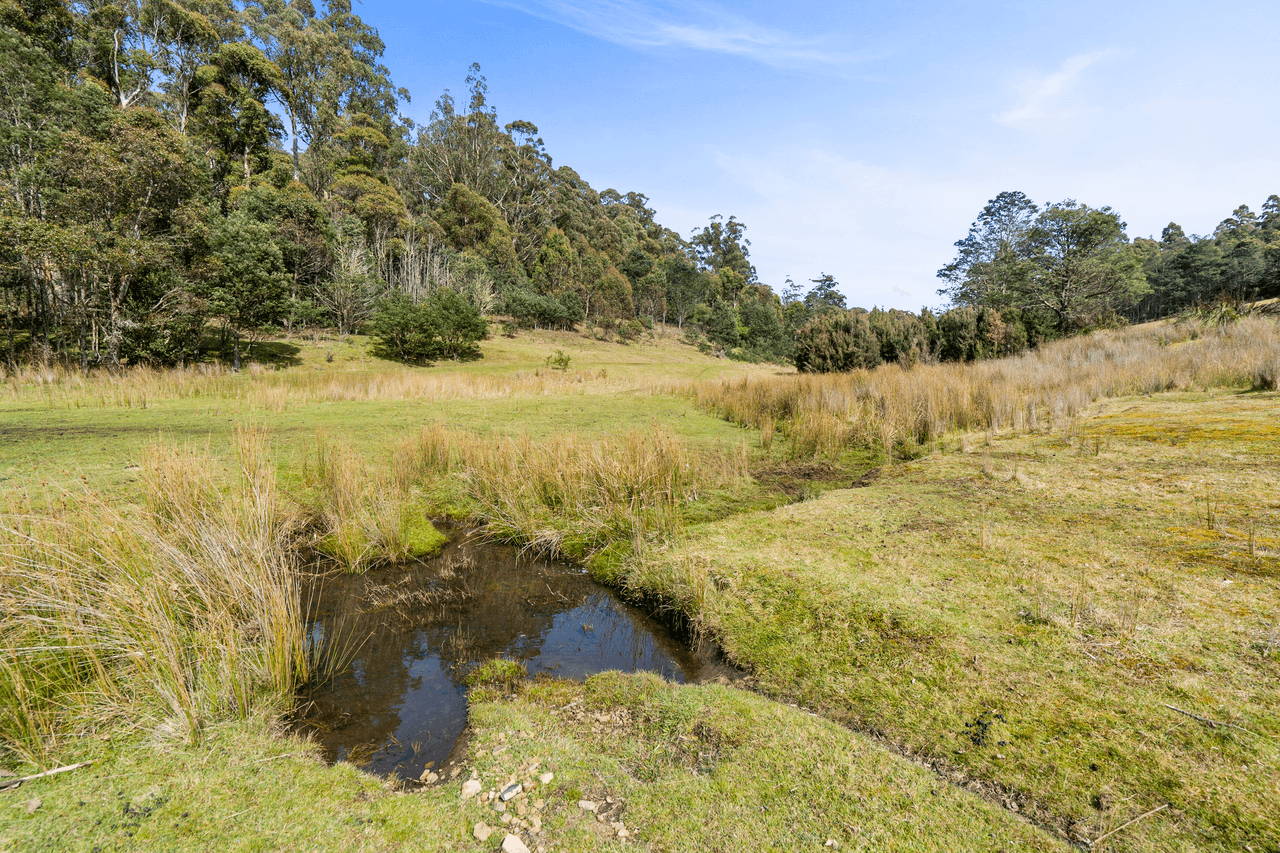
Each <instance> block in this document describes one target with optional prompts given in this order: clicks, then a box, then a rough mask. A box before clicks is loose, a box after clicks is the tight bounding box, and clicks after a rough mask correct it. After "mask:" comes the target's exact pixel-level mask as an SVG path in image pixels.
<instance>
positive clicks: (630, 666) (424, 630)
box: [297, 534, 722, 779]
mask: <svg viewBox="0 0 1280 853" xmlns="http://www.w3.org/2000/svg"><path fill="white" fill-rule="evenodd" d="M455 538H456V540H457V541H455V542H452V543H450V544H449V545H448V546H446V548H445V550H444V552H443V553H442V554H441V556H440V557H438V558H435V559H432V560H428V561H425V562H422V563H412V564H406V565H399V566H392V567H389V568H384V569H377V570H373V571H369V572H367V573H365V574H363V575H348V574H334V573H326V574H317V575H316V576H315V577H314V578H312V579H311V581H310V582H309V583H310V588H309V589H308V590H306V592H305V594H306V596H307V600H309V601H310V602H311V610H312V612H313V613H314V620H313V622H312V623H311V626H310V627H311V636H312V641H313V643H315V644H317V645H327V646H328V647H329V648H331V649H337V650H344V649H345V650H346V656H347V657H349V658H350V660H351V663H350V665H349V666H347V667H346V668H345V669H344V670H343V672H342V673H341V674H340V675H338V676H337V677H336V678H335V679H334V680H332V681H331V682H329V683H327V684H325V685H323V686H321V687H319V688H316V689H315V690H313V691H312V692H311V693H310V694H309V695H307V696H305V697H303V704H302V708H301V715H302V716H301V720H300V721H299V724H298V726H297V728H298V729H299V730H300V731H303V732H309V733H310V734H311V735H312V736H313V737H314V738H315V739H316V740H317V741H318V742H319V743H320V744H322V746H323V748H324V752H325V757H326V758H327V759H328V760H329V761H350V762H352V763H353V764H357V765H359V766H361V767H363V768H364V769H366V770H368V771H370V772H373V773H378V774H392V773H393V774H396V775H398V776H401V777H403V778H406V779H417V778H418V776H419V775H420V774H421V773H422V772H423V769H424V768H425V767H427V766H428V765H429V764H432V763H433V764H434V766H437V767H438V766H440V765H441V764H442V763H443V762H444V760H445V759H446V758H447V757H448V755H449V752H450V750H451V749H452V748H453V746H454V744H455V743H456V742H457V740H458V737H459V735H461V733H462V731H463V728H464V727H465V726H466V711H467V706H466V687H465V685H464V684H463V678H464V677H465V675H466V674H467V672H469V671H470V670H471V669H472V668H474V667H475V666H476V665H478V664H480V663H483V662H484V661H487V660H489V659H491V658H494V657H502V658H507V659H510V660H515V661H520V662H521V663H524V664H525V666H526V668H527V669H528V671H529V674H530V675H537V674H538V673H550V674H552V675H555V676H558V677H562V678H573V679H581V678H584V677H586V676H588V675H591V674H593V673H597V672H604V671H606V670H622V671H627V672H631V671H648V672H655V673H658V674H659V675H661V676H663V677H664V678H667V679H669V680H671V681H676V682H684V681H694V680H700V679H702V678H705V677H707V676H708V675H709V674H710V670H712V669H715V670H717V671H719V670H721V669H722V667H720V666H719V665H718V664H716V663H714V662H712V660H711V656H710V655H698V654H695V653H694V652H693V651H692V650H690V648H689V647H688V646H687V645H685V644H684V643H682V642H680V641H679V640H677V639H676V638H675V637H674V636H673V635H672V634H671V633H670V632H669V631H668V630H667V629H666V628H665V627H663V626H662V625H661V624H659V623H658V622H657V621H655V620H654V619H652V618H650V617H649V616H648V615H647V614H646V613H645V612H643V611H641V610H640V609H639V608H636V607H634V606H632V605H630V604H627V603H626V602H623V601H622V600H621V599H619V598H618V597H617V596H616V595H615V594H614V593H613V592H612V591H611V590H610V589H609V588H607V587H604V586H601V585H600V584H598V583H596V582H595V581H593V580H591V578H590V577H589V576H588V575H587V574H586V573H585V572H583V571H582V570H581V569H577V568H574V567H572V566H566V565H562V564H558V563H553V562H549V561H543V560H537V559H531V558H521V557H520V556H519V552H518V551H517V550H516V549H514V548H507V547H502V546H494V545H488V544H485V543H483V542H482V541H480V540H479V539H478V538H476V537H475V536H474V535H466V534H462V535H459V536H457V537H455Z"/></svg>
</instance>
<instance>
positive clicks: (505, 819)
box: [498, 814, 511, 824]
mask: <svg viewBox="0 0 1280 853" xmlns="http://www.w3.org/2000/svg"><path fill="white" fill-rule="evenodd" d="M498 820H500V821H502V822H503V824H508V823H511V815H510V814H504V815H503V816H502V817H500V818H498Z"/></svg>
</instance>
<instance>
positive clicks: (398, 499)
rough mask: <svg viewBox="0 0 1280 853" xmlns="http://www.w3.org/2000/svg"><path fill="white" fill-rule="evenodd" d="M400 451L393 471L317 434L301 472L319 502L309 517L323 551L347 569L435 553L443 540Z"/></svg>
mask: <svg viewBox="0 0 1280 853" xmlns="http://www.w3.org/2000/svg"><path fill="white" fill-rule="evenodd" d="M404 452H405V451H403V450H401V451H397V454H396V455H395V458H394V459H393V465H392V468H391V470H390V471H388V470H387V469H385V468H382V467H378V466H371V465H368V464H366V463H365V461H364V460H363V458H361V457H360V456H359V455H358V454H356V453H354V452H353V451H351V450H349V449H347V448H343V447H337V446H335V445H332V444H330V443H329V442H328V440H327V439H326V438H325V437H324V435H323V434H319V435H317V437H316V451H315V455H314V456H313V457H312V459H311V461H310V462H309V464H308V465H307V466H306V468H305V469H304V472H303V476H304V480H305V481H306V483H307V484H308V485H309V486H310V487H311V488H312V491H313V494H314V495H316V499H315V501H314V502H313V504H312V506H311V509H310V515H311V516H312V521H313V525H314V526H315V527H316V528H318V536H317V540H318V541H317V544H318V547H319V550H320V551H321V552H323V553H325V554H327V555H329V556H330V557H333V558H334V559H336V560H338V561H339V562H340V563H342V564H343V566H345V567H346V568H347V569H348V570H349V571H352V572H361V571H364V570H366V569H368V568H370V567H371V566H374V565H377V564H379V563H387V562H400V561H402V560H406V559H409V558H412V557H422V556H426V555H428V554H432V553H435V552H437V551H439V550H440V547H441V546H442V545H443V544H444V542H445V537H444V535H443V534H441V533H439V532H438V531H437V530H436V529H435V527H434V526H433V525H432V524H431V521H430V519H429V518H428V517H427V513H426V507H425V505H424V504H423V502H422V501H421V500H420V499H419V498H418V497H417V496H416V495H415V494H414V492H413V490H412V482H411V480H410V479H409V478H408V477H406V476H404V475H403V472H404V471H405V470H406V468H407V467H408V466H410V465H412V464H413V462H414V460H405V459H403V458H402V457H403V454H404Z"/></svg>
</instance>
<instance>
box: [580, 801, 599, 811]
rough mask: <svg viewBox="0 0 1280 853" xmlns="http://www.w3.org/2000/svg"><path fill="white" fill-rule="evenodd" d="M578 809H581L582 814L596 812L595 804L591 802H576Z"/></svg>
mask: <svg viewBox="0 0 1280 853" xmlns="http://www.w3.org/2000/svg"><path fill="white" fill-rule="evenodd" d="M578 808H580V809H582V810H583V811H584V812H594V811H595V810H596V804H595V803H593V802H591V800H578Z"/></svg>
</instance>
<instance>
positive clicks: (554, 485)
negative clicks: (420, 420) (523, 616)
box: [394, 426, 747, 557]
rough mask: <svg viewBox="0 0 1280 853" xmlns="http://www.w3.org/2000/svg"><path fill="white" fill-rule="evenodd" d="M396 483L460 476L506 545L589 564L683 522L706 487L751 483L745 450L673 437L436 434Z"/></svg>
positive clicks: (408, 457) (409, 447)
mask: <svg viewBox="0 0 1280 853" xmlns="http://www.w3.org/2000/svg"><path fill="white" fill-rule="evenodd" d="M394 458H395V459H396V460H397V472H398V473H397V477H398V478H399V479H400V480H401V481H402V482H416V481H420V480H423V479H425V478H430V477H434V476H440V475H446V474H453V475H455V476H457V477H459V478H461V481H462V483H463V484H464V487H465V489H466V490H467V492H468V494H469V495H470V496H471V497H472V498H473V499H474V500H475V501H476V502H477V504H478V505H479V507H480V515H481V519H480V520H482V521H483V522H484V523H485V524H486V526H487V527H488V528H489V529H490V530H491V531H492V532H494V533H495V534H497V535H498V536H500V537H501V538H504V539H507V540H509V541H515V542H519V543H521V544H523V545H526V546H528V547H532V548H534V549H536V550H540V551H544V552H556V553H561V554H563V555H566V556H572V557H582V556H586V555H587V554H589V553H590V552H591V551H592V550H594V549H597V548H600V547H603V546H604V545H607V544H609V543H611V542H616V541H632V540H634V539H635V538H636V537H638V536H639V537H644V536H650V535H662V534H665V533H670V532H672V531H674V530H675V529H676V528H677V527H678V525H679V511H680V508H681V506H682V505H683V504H685V503H686V502H688V501H690V500H693V499H696V498H697V497H698V490H699V489H705V488H715V487H717V486H722V485H728V484H731V483H733V482H735V481H737V480H740V479H742V478H744V477H746V476H747V451H746V447H745V445H740V446H736V447H734V448H731V449H723V448H722V449H719V450H703V451H699V450H696V449H694V448H691V447H689V446H688V445H687V444H686V443H685V442H683V441H681V440H680V439H679V438H677V437H676V436H675V435H673V434H672V433H670V432H667V431H665V430H659V429H655V430H647V431H643V432H632V433H628V434H626V435H624V436H621V437H617V438H613V437H604V438H585V437H582V436H578V435H572V434H569V435H559V436H555V437H552V438H548V439H542V440H534V439H532V438H530V437H529V436H527V435H521V436H515V437H506V436H481V435H478V434H475V433H470V432H462V431H454V430H449V429H447V428H445V427H442V426H434V427H428V428H426V429H424V430H422V432H421V433H420V434H418V435H416V436H414V437H412V438H410V439H407V440H406V441H405V442H404V443H403V444H402V445H401V446H400V448H399V450H398V451H397V452H396V454H395V455H394Z"/></svg>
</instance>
